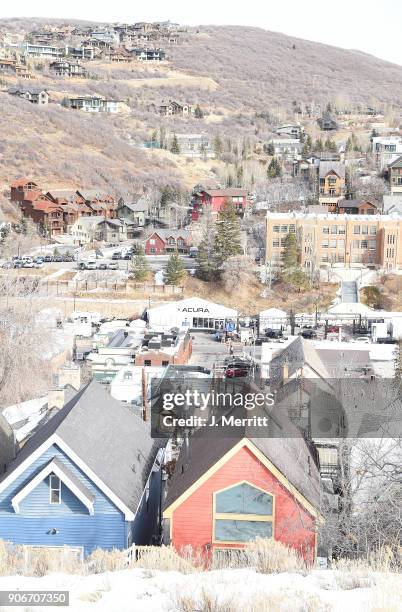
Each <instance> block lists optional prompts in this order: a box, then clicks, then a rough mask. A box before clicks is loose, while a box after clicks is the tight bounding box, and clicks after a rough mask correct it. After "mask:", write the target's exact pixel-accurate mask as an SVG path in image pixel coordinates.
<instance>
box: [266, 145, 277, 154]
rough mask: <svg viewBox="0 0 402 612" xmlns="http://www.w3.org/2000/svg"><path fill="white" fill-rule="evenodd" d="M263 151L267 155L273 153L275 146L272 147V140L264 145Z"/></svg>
mask: <svg viewBox="0 0 402 612" xmlns="http://www.w3.org/2000/svg"><path fill="white" fill-rule="evenodd" d="M265 151H266V153H267V155H275V147H274V144H273V142H269V143H268V144H267V145H266V146H265Z"/></svg>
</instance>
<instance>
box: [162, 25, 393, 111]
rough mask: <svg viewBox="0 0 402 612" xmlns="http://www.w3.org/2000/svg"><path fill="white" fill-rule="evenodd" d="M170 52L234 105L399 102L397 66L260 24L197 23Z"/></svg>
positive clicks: (176, 59) (178, 61) (247, 106)
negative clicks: (192, 32) (216, 86)
mask: <svg viewBox="0 0 402 612" xmlns="http://www.w3.org/2000/svg"><path fill="white" fill-rule="evenodd" d="M172 55H173V61H174V64H175V65H176V66H178V67H180V68H182V69H184V70H188V71H192V72H196V73H198V74H203V75H208V76H210V77H212V78H213V79H214V80H216V81H217V82H218V83H219V85H220V87H221V89H223V90H225V92H226V94H227V97H228V99H229V98H230V99H231V101H232V106H233V107H237V108H238V109H239V105H242V106H244V107H245V108H250V106H252V107H259V108H260V109H263V108H265V109H266V108H267V107H268V108H270V107H271V108H272V107H273V106H274V105H277V104H279V105H281V106H285V107H286V106H287V107H288V108H289V107H290V105H291V102H292V101H293V100H297V101H298V102H304V103H309V102H311V101H312V100H315V101H316V102H319V103H324V104H325V103H326V102H327V101H328V100H329V99H331V100H335V99H336V98H338V99H339V100H343V101H344V102H346V103H348V102H351V103H358V104H362V105H368V104H370V103H375V104H377V103H379V104H381V106H383V105H384V104H385V103H389V104H400V103H401V101H402V67H401V66H397V65H395V64H391V63H389V62H385V61H383V60H380V59H378V58H376V57H374V56H371V55H367V54H365V53H362V52H360V51H349V50H345V49H339V48H337V47H331V46H328V45H324V44H321V43H316V42H310V41H307V40H302V39H298V38H293V37H290V36H286V35H284V34H279V33H276V32H267V31H265V30H262V29H260V28H249V27H235V26H226V27H221V26H220V27H218V26H208V27H207V26H202V27H200V28H199V29H198V30H197V34H196V35H195V36H191V37H188V38H187V39H186V40H185V41H184V43H183V44H182V45H180V47H177V48H176V49H174V50H173V53H172Z"/></svg>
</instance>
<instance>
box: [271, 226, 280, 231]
mask: <svg viewBox="0 0 402 612" xmlns="http://www.w3.org/2000/svg"><path fill="white" fill-rule="evenodd" d="M272 231H273V232H275V233H278V232H279V225H274V226H273V228H272Z"/></svg>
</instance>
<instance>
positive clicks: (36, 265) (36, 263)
mask: <svg viewBox="0 0 402 612" xmlns="http://www.w3.org/2000/svg"><path fill="white" fill-rule="evenodd" d="M33 267H34V268H43V261H40V260H39V261H34V262H33Z"/></svg>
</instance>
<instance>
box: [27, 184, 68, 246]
mask: <svg viewBox="0 0 402 612" xmlns="http://www.w3.org/2000/svg"><path fill="white" fill-rule="evenodd" d="M21 211H22V214H23V216H24V217H25V218H29V219H32V221H33V222H34V223H35V224H36V225H39V226H40V227H41V228H42V230H43V231H44V232H45V233H46V234H47V235H48V236H49V237H53V236H59V235H60V234H64V232H65V230H66V225H65V218H64V213H65V211H64V209H63V207H62V206H61V205H59V204H55V203H54V202H52V201H50V200H49V199H48V198H47V196H46V195H45V194H39V195H36V194H33V195H32V196H27V197H26V198H25V199H24V200H23V201H22V202H21Z"/></svg>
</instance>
